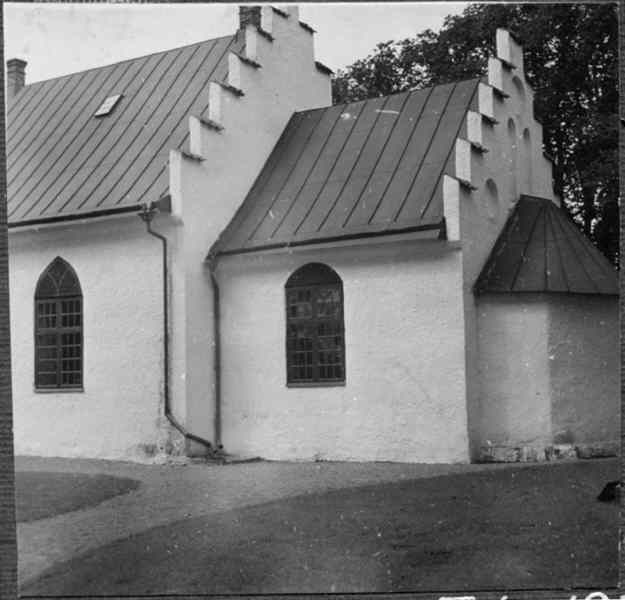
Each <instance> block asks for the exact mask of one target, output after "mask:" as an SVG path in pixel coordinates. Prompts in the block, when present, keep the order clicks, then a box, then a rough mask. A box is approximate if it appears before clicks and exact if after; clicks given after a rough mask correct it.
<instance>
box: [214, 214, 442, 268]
mask: <svg viewBox="0 0 625 600" xmlns="http://www.w3.org/2000/svg"><path fill="white" fill-rule="evenodd" d="M420 231H438V232H439V236H438V237H439V239H447V231H446V227H445V219H444V218H443V219H442V220H441V221H439V222H438V223H430V224H427V225H413V226H411V227H404V228H402V229H393V230H382V231H367V232H362V233H347V234H343V235H335V236H332V237H324V238H321V239H314V238H313V239H310V240H302V241H296V242H280V243H275V244H264V245H261V246H252V247H249V248H235V249H233V250H219V242H217V244H215V246H214V247H213V248H211V250H210V252H209V254H208V256H207V257H206V260H207V261H208V262H209V263H210V262H211V261H214V260H215V259H216V258H217V257H218V256H231V255H233V254H250V253H251V252H261V251H263V250H279V249H288V248H298V247H301V246H312V245H314V244H331V243H333V242H344V241H349V240H360V239H365V238H380V237H386V236H390V235H402V234H406V233H416V232H420Z"/></svg>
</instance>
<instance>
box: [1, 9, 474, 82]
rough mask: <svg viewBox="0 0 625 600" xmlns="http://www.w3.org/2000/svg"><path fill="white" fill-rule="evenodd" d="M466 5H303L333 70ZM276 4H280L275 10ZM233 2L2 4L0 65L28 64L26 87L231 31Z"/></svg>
mask: <svg viewBox="0 0 625 600" xmlns="http://www.w3.org/2000/svg"><path fill="white" fill-rule="evenodd" d="M466 5H467V4H466V3H454V2H436V3H427V2H415V3H406V2H403V3H391V2H388V3H387V2H385V3H383V4H382V3H358V4H347V3H340V4H339V3H336V4H316V3H307V4H302V5H300V19H301V20H302V21H305V22H306V23H308V24H309V25H311V26H312V27H314V28H315V29H316V30H317V34H316V36H315V50H316V58H317V60H319V61H321V62H322V63H324V64H326V65H327V66H329V67H330V68H331V69H333V70H337V69H339V68H342V67H345V66H347V65H349V64H351V63H352V62H354V61H355V60H357V59H359V58H364V57H365V56H367V55H368V54H369V53H370V52H371V51H372V50H373V49H374V47H375V45H376V44H377V43H378V42H383V41H387V40H390V39H403V38H405V37H412V36H414V35H416V34H417V33H419V32H421V31H423V30H424V29H428V28H430V29H434V30H438V29H440V27H441V26H442V24H443V20H444V18H445V16H446V15H448V14H458V13H460V12H462V10H463V9H464V8H465V7H466ZM276 6H280V5H279V4H276ZM237 22H238V5H236V4H209V3H206V4H135V5H132V4H127V3H124V4H82V3H76V4H71V3H67V4H57V3H52V4H50V3H45V4H43V3H42V4H22V3H11V2H7V3H4V28H5V31H4V40H5V54H4V56H5V60H8V59H10V58H21V59H23V60H26V61H27V62H28V66H27V67H26V83H33V82H35V81H40V80H42V79H49V78H51V77H58V76H59V75H65V74H67V73H73V72H75V71H81V70H84V69H89V68H92V67H97V66H102V65H107V64H110V63H113V62H117V61H120V60H125V59H128V58H133V57H136V56H142V55H145V54H150V53H152V52H158V51H161V50H167V49H169V48H176V47H178V46H184V45H186V44H192V43H194V42H198V41H201V40H205V39H210V38H213V37H218V36H222V35H230V34H232V33H234V31H235V30H236V28H237Z"/></svg>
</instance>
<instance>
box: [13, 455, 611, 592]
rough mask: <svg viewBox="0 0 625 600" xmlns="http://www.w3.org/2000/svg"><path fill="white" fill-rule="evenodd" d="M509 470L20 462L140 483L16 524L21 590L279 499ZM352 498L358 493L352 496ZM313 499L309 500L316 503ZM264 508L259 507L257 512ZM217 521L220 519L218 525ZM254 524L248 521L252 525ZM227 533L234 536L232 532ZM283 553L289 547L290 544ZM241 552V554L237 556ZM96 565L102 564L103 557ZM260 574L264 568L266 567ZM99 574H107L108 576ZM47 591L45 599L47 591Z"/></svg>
mask: <svg viewBox="0 0 625 600" xmlns="http://www.w3.org/2000/svg"><path fill="white" fill-rule="evenodd" d="M596 464H597V465H598V466H600V465H601V471H602V473H601V480H602V479H603V478H604V477H605V476H606V475H609V476H610V477H612V478H615V477H616V473H617V470H618V465H617V462H616V461H596ZM530 466H531V468H532V471H533V472H539V473H540V472H543V471H542V470H543V469H548V470H549V469H553V468H554V465H553V464H545V465H527V466H521V467H520V466H519V465H515V466H514V469H515V470H519V471H521V472H522V471H524V470H525V469H526V468H528V467H530ZM511 468H512V467H511V466H510V465H417V464H394V463H366V464H363V463H271V462H258V463H249V464H236V465H224V466H218V465H204V464H190V465H185V466H178V465H138V464H130V463H119V462H108V461H90V460H69V459H39V458H18V459H17V462H16V469H17V470H18V471H20V472H29V471H31V472H34V471H39V472H41V471H48V472H56V473H82V474H96V473H97V474H104V475H113V476H115V477H123V478H128V479H133V480H137V481H139V482H140V485H139V487H138V488H137V489H135V490H133V491H130V492H128V493H126V494H123V495H118V496H115V497H113V498H109V499H107V500H104V501H103V502H101V503H100V504H98V505H96V506H91V507H87V508H84V509H82V510H78V511H74V512H69V513H64V514H60V515H57V516H54V517H50V518H47V519H42V520H39V521H34V522H30V523H20V524H19V525H18V544H19V546H18V547H19V577H20V585H21V588H22V589H23V590H27V591H29V592H30V593H34V591H31V590H36V589H37V587H38V586H37V585H35V580H36V579H37V578H38V577H40V576H41V575H42V574H43V573H44V572H45V571H48V573H49V572H50V569H51V568H52V566H53V565H55V564H58V563H65V565H64V567H63V568H64V569H65V570H67V569H66V567H70V568H73V567H71V566H70V565H72V564H74V563H73V562H72V561H74V560H76V561H79V562H80V561H81V556H89V555H90V554H89V553H91V556H94V555H95V554H94V553H96V551H97V549H98V548H101V547H106V546H107V545H110V546H109V547H108V550H107V554H108V555H109V557H110V556H118V557H123V556H126V557H127V556H133V554H132V553H134V552H136V551H137V549H138V547H134V546H132V543H134V542H137V540H138V541H139V542H138V543H141V542H142V538H141V535H144V536H148V538H149V539H153V538H152V537H150V536H153V534H154V532H155V531H158V528H159V527H167V526H171V527H172V528H173V529H172V531H177V530H179V531H183V532H184V531H185V523H189V526H190V527H193V526H195V525H196V524H197V523H198V519H200V520H201V519H202V518H209V517H210V518H212V519H213V520H212V521H211V522H212V524H213V529H214V528H215V527H217V526H218V524H219V523H221V522H222V520H223V522H224V523H227V521H228V518H230V517H232V515H233V514H235V513H236V512H237V511H240V510H242V509H245V508H246V507H248V508H249V507H255V506H257V507H258V505H263V504H265V503H270V502H272V501H276V500H285V499H289V498H295V497H297V496H302V495H303V496H306V495H309V494H317V495H318V494H322V493H324V492H330V491H332V490H335V491H340V490H343V491H346V493H349V490H350V489H351V490H354V488H358V487H359V486H371V485H377V484H383V483H389V484H400V485H401V484H402V483H409V482H410V481H412V480H416V479H421V478H432V477H437V476H440V475H448V474H453V473H462V474H464V475H468V474H470V473H485V472H486V473H487V472H497V471H501V470H504V471H506V470H508V471H509V470H510V469H511ZM612 471H614V473H612ZM548 473H550V471H545V475H548ZM448 481H449V485H451V486H452V487H453V485H454V483H453V482H454V479H452V478H450V479H449V480H448ZM384 487H385V486H382V488H381V489H383V488H384ZM450 491H453V490H450ZM354 493H356V494H358V493H359V492H358V490H354ZM592 493H594V490H593V492H592ZM310 498H311V500H314V496H310ZM297 501H299V500H297ZM544 501H545V502H547V503H548V502H549V501H550V499H549V498H548V497H547V498H545V499H544ZM18 502H19V498H18ZM315 502H316V500H315ZM610 508H612V507H610ZM261 509H262V507H260V508H258V510H261ZM557 509H558V507H557V506H555V507H552V510H556V511H557ZM599 510H603V509H599ZM608 510H609V509H608ZM233 511H234V512H233ZM225 513H228V515H230V517H228V516H227V515H226V514H225ZM279 513H280V507H279V505H278V506H277V512H276V509H275V508H274V511H273V514H274V515H275V514H279ZM219 514H222V516H223V519H222V517H220V516H219ZM615 514H616V513H615ZM256 517H261V515H260V514H259V515H256ZM237 518H238V517H237ZM266 518H269V517H268V516H267V517H266ZM274 518H275V516H274ZM257 520H258V519H257V518H254V519H252V521H254V522H257ZM209 521H210V519H209ZM248 522H251V521H249V520H248ZM261 522H262V518H261ZM224 526H225V525H224ZM228 531H229V532H230V533H231V530H228ZM162 533H163V532H160V533H159V536H158V538H154V539H162V537H161V536H162ZM230 533H229V534H228V535H230ZM243 533H244V532H243ZM129 536H130V542H131V544H130V546H129V548H130V550H127V552H130V555H129V554H127V553H126V552H122V551H121V550H119V549H118V550H115V551H114V552H112V550H113V548H116V546H114V544H124V543H127V542H128V540H127V538H129ZM183 537H184V536H183ZM235 537H236V536H235ZM261 537H262V536H261ZM265 537H266V536H265ZM148 538H146V539H148ZM237 539H238V542H236V540H235V538H233V543H234V544H235V546H236V543H239V544H240V543H241V539H247V538H246V537H245V535H244V537H243V538H241V539H239V538H237ZM143 541H145V540H143ZM265 542H266V543H269V542H270V540H268V539H265ZM281 547H283V548H285V547H288V543H287V545H286V546H285V545H284V544H283V545H282V546H281ZM239 551H240V548H239V549H238V550H237V552H239ZM327 551H328V552H329V550H327ZM335 551H336V549H335V550H334V552H335ZM335 558H336V557H335ZM439 558H440V557H439ZM98 560H100V561H101V557H100V559H98ZM96 562H98V561H96ZM133 564H134V563H133ZM60 566H61V565H59V567H60ZM264 568H265V569H266V566H265V567H264ZM87 571H88V569H87ZM104 572H105V573H110V571H106V570H105V571H104ZM44 591H45V592H46V593H48V592H47V591H46V590H45V589H44ZM79 591H81V592H82V590H79ZM184 591H186V590H184ZM256 591H258V590H256ZM327 591H329V590H327ZM94 592H95V590H94Z"/></svg>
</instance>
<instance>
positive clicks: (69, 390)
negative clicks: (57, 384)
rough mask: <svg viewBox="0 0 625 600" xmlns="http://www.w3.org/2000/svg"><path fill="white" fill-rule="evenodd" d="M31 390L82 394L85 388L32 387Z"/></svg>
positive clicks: (42, 392)
mask: <svg viewBox="0 0 625 600" xmlns="http://www.w3.org/2000/svg"><path fill="white" fill-rule="evenodd" d="M33 391H34V392H35V394H82V393H84V391H85V388H83V387H73V388H34V390H33Z"/></svg>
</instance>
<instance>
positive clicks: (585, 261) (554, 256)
mask: <svg viewBox="0 0 625 600" xmlns="http://www.w3.org/2000/svg"><path fill="white" fill-rule="evenodd" d="M474 289H475V292H476V293H477V294H483V293H487V292H498V293H501V292H565V293H567V292H568V293H575V294H607V295H617V294H618V276H617V272H616V270H615V269H614V267H613V266H612V265H611V264H610V262H609V261H608V260H607V259H606V258H605V257H604V256H603V254H601V252H599V250H597V248H596V247H595V246H594V245H593V244H592V243H591V242H590V240H589V239H588V238H587V237H586V236H585V235H584V234H583V233H582V232H581V231H580V230H579V229H578V228H577V227H576V226H575V224H574V223H573V222H572V221H571V220H570V219H569V217H568V216H567V215H566V213H565V212H564V211H563V210H562V209H560V208H558V207H557V206H556V205H555V204H554V203H553V202H551V201H550V200H547V199H545V198H537V197H534V196H521V198H520V199H519V202H518V203H517V205H516V207H515V209H514V211H513V212H512V214H511V215H510V217H509V219H508V222H507V223H506V226H505V227H504V229H503V231H502V233H501V235H500V236H499V239H498V240H497V242H496V243H495V246H494V247H493V251H492V252H491V255H490V257H489V258H488V260H487V261H486V264H485V265H484V268H483V269H482V272H481V274H480V276H479V277H478V280H477V282H476V284H475V288H474Z"/></svg>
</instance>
